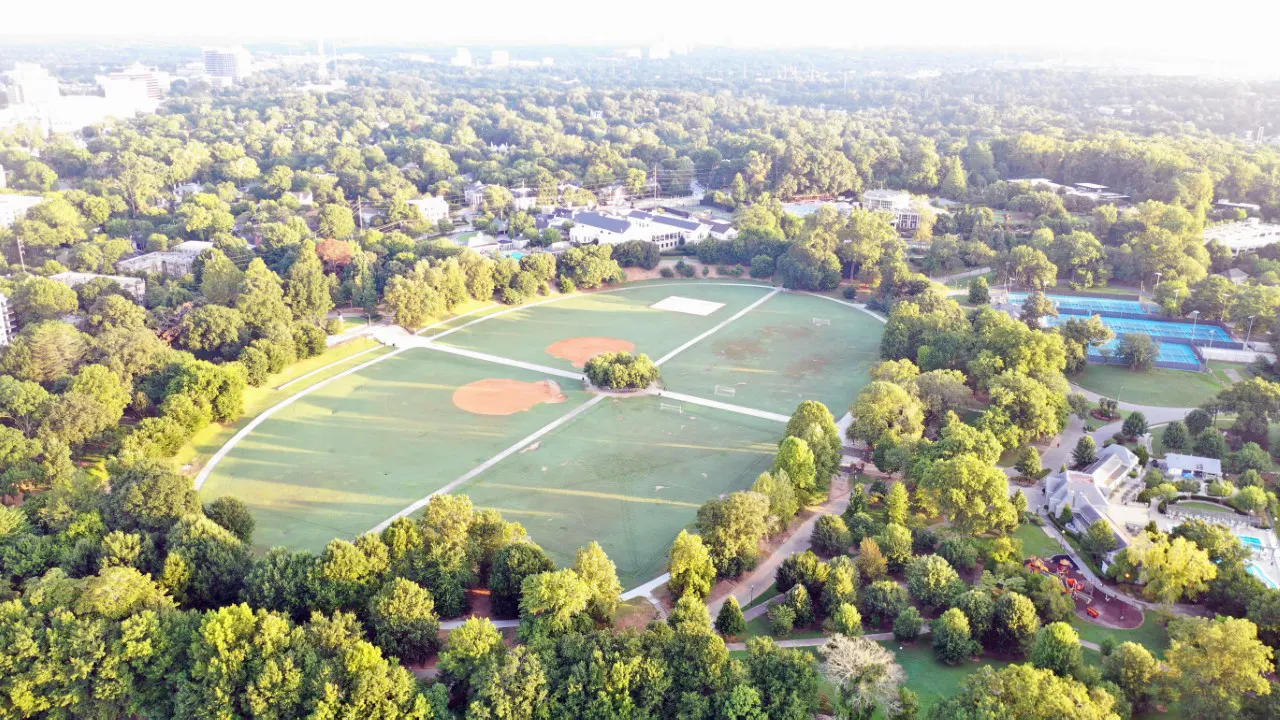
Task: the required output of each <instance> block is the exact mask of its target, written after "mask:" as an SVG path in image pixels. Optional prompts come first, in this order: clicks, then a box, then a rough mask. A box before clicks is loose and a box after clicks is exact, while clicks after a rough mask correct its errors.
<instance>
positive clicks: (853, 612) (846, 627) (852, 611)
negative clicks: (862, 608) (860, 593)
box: [827, 603, 862, 637]
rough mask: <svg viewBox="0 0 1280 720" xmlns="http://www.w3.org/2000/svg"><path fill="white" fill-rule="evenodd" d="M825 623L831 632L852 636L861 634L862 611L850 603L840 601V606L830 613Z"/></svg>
mask: <svg viewBox="0 0 1280 720" xmlns="http://www.w3.org/2000/svg"><path fill="white" fill-rule="evenodd" d="M827 625H829V626H830V629H831V630H832V631H833V632H838V633H840V634H841V635H848V636H849V637H853V636H855V635H861V634H862V613H860V612H858V608H857V607H855V606H854V605H853V604H852V603H840V607H838V608H836V611H835V612H834V613H832V614H831V617H830V618H829V619H828V620H827Z"/></svg>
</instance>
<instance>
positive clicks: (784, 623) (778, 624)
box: [768, 603, 796, 637]
mask: <svg viewBox="0 0 1280 720" xmlns="http://www.w3.org/2000/svg"><path fill="white" fill-rule="evenodd" d="M768 615H769V632H770V633H772V634H773V635H775V636H777V637H786V636H788V635H790V634H791V631H792V630H793V629H795V626H796V611H795V610H792V609H791V607H790V606H788V605H784V604H782V603H774V604H773V605H770V606H769V613H768Z"/></svg>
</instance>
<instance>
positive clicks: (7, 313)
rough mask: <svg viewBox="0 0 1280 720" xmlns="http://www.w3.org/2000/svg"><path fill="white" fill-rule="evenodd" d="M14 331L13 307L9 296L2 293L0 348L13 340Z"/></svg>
mask: <svg viewBox="0 0 1280 720" xmlns="http://www.w3.org/2000/svg"><path fill="white" fill-rule="evenodd" d="M13 330H14V328H13V306H12V305H10V304H9V296H7V295H5V294H4V293H0V347H3V346H5V345H8V344H9V342H10V341H11V340H12V339H13Z"/></svg>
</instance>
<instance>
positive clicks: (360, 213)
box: [356, 195, 364, 230]
mask: <svg viewBox="0 0 1280 720" xmlns="http://www.w3.org/2000/svg"><path fill="white" fill-rule="evenodd" d="M363 200H364V196H363V195H357V196H356V219H357V220H358V221H359V222H360V229H361V230H364V208H363V202H362V201H363Z"/></svg>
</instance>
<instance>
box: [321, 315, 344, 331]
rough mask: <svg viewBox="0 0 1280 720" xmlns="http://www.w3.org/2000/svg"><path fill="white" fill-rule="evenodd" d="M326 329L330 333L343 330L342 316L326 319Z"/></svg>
mask: <svg viewBox="0 0 1280 720" xmlns="http://www.w3.org/2000/svg"><path fill="white" fill-rule="evenodd" d="M324 331H325V332H326V333H328V334H330V335H337V334H338V333H340V332H342V318H336V317H332V318H329V319H328V320H325V321H324Z"/></svg>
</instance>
